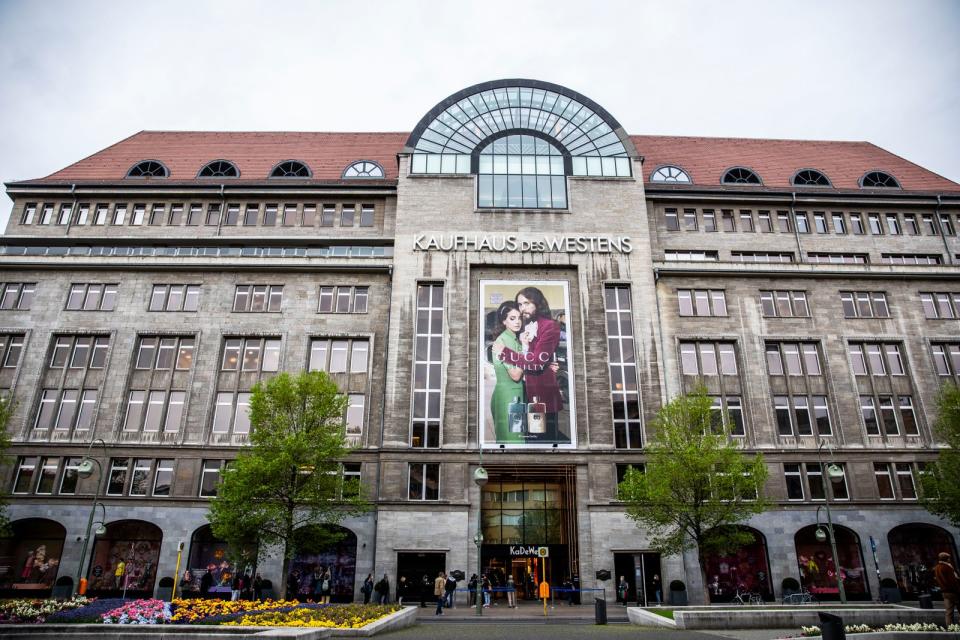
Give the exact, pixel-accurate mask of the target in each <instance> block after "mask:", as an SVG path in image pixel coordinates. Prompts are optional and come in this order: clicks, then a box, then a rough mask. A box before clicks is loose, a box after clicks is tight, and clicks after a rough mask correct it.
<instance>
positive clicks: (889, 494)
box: [873, 462, 896, 500]
mask: <svg viewBox="0 0 960 640" xmlns="http://www.w3.org/2000/svg"><path fill="white" fill-rule="evenodd" d="M873 476H874V477H875V478H876V479H877V493H879V495H880V499H881V500H893V499H894V498H895V497H896V496H894V494H893V477H892V475H891V473H890V465H889V464H887V463H885V462H874V463H873Z"/></svg>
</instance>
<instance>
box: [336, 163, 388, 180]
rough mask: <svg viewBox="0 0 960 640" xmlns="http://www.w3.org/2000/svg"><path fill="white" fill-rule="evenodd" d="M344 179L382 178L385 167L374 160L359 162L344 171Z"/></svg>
mask: <svg viewBox="0 0 960 640" xmlns="http://www.w3.org/2000/svg"><path fill="white" fill-rule="evenodd" d="M343 177H344V178H382V177H384V173H383V167H381V166H380V165H379V164H377V163H376V162H373V161H372V160H358V161H357V162H354V163H352V164H351V165H350V166H348V167H347V168H346V169H344V170H343Z"/></svg>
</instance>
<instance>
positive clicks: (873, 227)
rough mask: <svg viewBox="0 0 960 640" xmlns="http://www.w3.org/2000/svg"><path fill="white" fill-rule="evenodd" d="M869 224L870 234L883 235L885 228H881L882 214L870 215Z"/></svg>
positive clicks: (868, 217) (868, 215) (868, 216)
mask: <svg viewBox="0 0 960 640" xmlns="http://www.w3.org/2000/svg"><path fill="white" fill-rule="evenodd" d="M867 224H868V225H869V227H870V233H871V234H873V235H875V236H881V235H883V227H881V226H880V214H877V213H868V214H867Z"/></svg>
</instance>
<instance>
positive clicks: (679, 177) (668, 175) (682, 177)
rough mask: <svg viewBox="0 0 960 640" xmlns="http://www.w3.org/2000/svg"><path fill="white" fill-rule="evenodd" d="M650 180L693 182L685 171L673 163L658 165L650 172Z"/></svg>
mask: <svg viewBox="0 0 960 640" xmlns="http://www.w3.org/2000/svg"><path fill="white" fill-rule="evenodd" d="M650 182H678V183H683V184H690V183H691V182H693V181H692V180H691V179H690V176H689V175H687V172H686V171H684V170H683V169H681V168H680V167H676V166H673V165H669V164H668V165H664V166H662V167H658V168H657V169H656V170H655V171H654V172H653V173H651V174H650Z"/></svg>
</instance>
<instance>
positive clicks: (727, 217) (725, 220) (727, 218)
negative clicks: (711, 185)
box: [720, 209, 737, 232]
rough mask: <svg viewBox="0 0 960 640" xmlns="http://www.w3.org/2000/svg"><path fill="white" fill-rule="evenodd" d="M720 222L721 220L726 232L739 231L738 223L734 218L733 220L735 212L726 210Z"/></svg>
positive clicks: (722, 213)
mask: <svg viewBox="0 0 960 640" xmlns="http://www.w3.org/2000/svg"><path fill="white" fill-rule="evenodd" d="M720 220H721V225H722V226H723V230H724V231H725V232H731V231H736V230H737V227H736V222H735V221H734V218H733V211H731V210H729V209H725V210H724V211H723V212H721V214H720Z"/></svg>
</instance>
